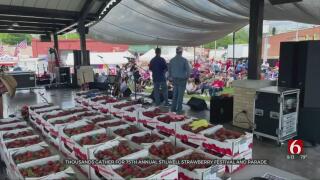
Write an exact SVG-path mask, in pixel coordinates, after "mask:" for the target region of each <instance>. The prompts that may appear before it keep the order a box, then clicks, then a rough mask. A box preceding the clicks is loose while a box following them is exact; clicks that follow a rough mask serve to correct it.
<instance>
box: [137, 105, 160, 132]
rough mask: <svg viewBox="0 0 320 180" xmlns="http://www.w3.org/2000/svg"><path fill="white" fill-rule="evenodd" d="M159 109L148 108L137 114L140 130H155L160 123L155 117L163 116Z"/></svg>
mask: <svg viewBox="0 0 320 180" xmlns="http://www.w3.org/2000/svg"><path fill="white" fill-rule="evenodd" d="M165 113H166V112H164V111H162V110H161V109H160V108H155V107H152V108H148V109H144V110H142V111H139V112H138V123H139V124H140V125H141V127H142V128H145V129H147V130H154V129H156V127H157V125H158V124H159V123H160V122H159V121H158V120H157V119H156V117H158V116H161V115H163V114H165Z"/></svg>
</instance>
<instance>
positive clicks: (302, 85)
mask: <svg viewBox="0 0 320 180" xmlns="http://www.w3.org/2000/svg"><path fill="white" fill-rule="evenodd" d="M319 77H320V41H302V42H283V43H281V47H280V70H279V80H278V85H279V86H282V87H289V88H298V89H300V93H301V94H300V106H301V107H304V108H320V103H319V102H320V96H319V95H318V93H319V92H320V83H319V81H318V78H319Z"/></svg>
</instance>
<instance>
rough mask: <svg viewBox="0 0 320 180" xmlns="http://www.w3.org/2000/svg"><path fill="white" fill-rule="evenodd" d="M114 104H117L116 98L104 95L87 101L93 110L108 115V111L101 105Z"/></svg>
mask: <svg viewBox="0 0 320 180" xmlns="http://www.w3.org/2000/svg"><path fill="white" fill-rule="evenodd" d="M115 102H118V100H117V99H116V98H114V97H111V96H106V95H101V96H96V97H94V98H91V99H90V100H89V104H90V106H91V108H92V109H93V110H98V111H100V112H101V113H104V114H107V113H109V110H108V109H107V108H104V107H103V106H102V105H105V104H109V103H115Z"/></svg>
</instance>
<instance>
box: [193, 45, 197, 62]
mask: <svg viewBox="0 0 320 180" xmlns="http://www.w3.org/2000/svg"><path fill="white" fill-rule="evenodd" d="M193 63H194V64H195V63H196V47H195V46H194V47H193Z"/></svg>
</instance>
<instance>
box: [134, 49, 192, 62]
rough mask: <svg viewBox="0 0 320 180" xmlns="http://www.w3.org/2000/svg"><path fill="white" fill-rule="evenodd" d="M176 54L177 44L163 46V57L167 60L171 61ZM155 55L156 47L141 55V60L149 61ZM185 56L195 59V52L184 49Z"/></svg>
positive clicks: (190, 59)
mask: <svg viewBox="0 0 320 180" xmlns="http://www.w3.org/2000/svg"><path fill="white" fill-rule="evenodd" d="M175 55H176V46H170V47H161V57H163V58H164V59H165V60H166V61H170V59H172V58H173V57H174V56H175ZM154 56H155V49H150V50H149V51H148V52H146V53H145V54H144V55H142V56H140V57H139V61H141V62H149V61H150V60H151V59H152V58H154ZM183 57H184V58H186V59H188V60H189V61H193V59H194V55H193V53H189V52H187V51H183Z"/></svg>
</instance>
